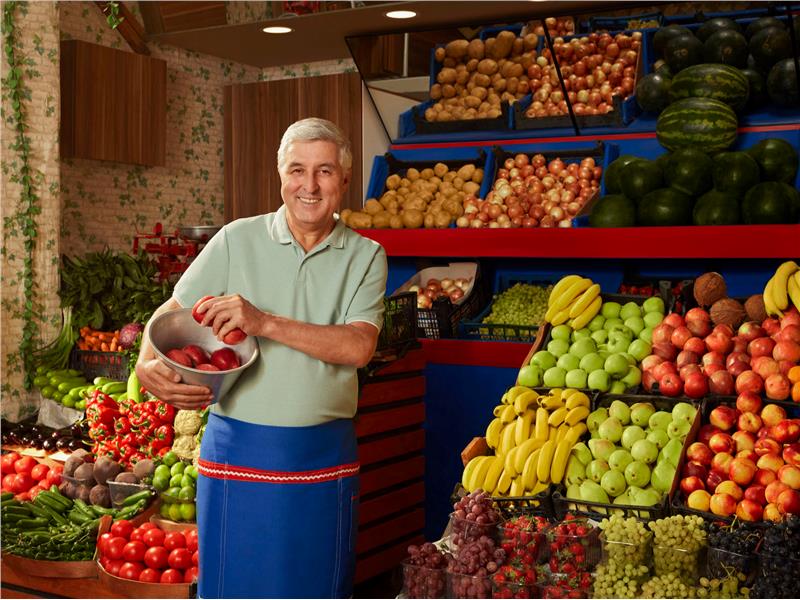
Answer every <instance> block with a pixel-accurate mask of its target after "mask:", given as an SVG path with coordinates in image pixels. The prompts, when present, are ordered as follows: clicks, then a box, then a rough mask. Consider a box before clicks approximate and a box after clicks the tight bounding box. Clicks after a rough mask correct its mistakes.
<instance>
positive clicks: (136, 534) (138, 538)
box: [130, 527, 149, 542]
mask: <svg viewBox="0 0 800 600" xmlns="http://www.w3.org/2000/svg"><path fill="white" fill-rule="evenodd" d="M148 531H149V529H142V528H141V527H137V528H136V529H134V530H133V531H131V537H130V540H131V541H132V542H142V541H144V534H145V533H147V532H148Z"/></svg>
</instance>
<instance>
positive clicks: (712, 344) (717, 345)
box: [704, 331, 733, 355]
mask: <svg viewBox="0 0 800 600" xmlns="http://www.w3.org/2000/svg"><path fill="white" fill-rule="evenodd" d="M704 341H705V343H706V347H707V348H708V349H709V350H711V351H712V352H718V353H719V354H722V355H725V354H728V352H730V351H731V350H733V340H732V339H731V336H727V335H725V334H724V333H722V332H720V331H714V332H712V333H711V334H709V335H707V336H706V337H705V339H704Z"/></svg>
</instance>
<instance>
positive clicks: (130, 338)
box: [119, 323, 144, 348]
mask: <svg viewBox="0 0 800 600" xmlns="http://www.w3.org/2000/svg"><path fill="white" fill-rule="evenodd" d="M142 331H144V325H142V324H141V323H128V324H127V325H125V326H124V327H123V328H122V329H120V330H119V345H120V346H121V347H122V348H130V347H131V346H133V345H134V344H135V343H136V338H137V337H139V334H140V333H141V332H142Z"/></svg>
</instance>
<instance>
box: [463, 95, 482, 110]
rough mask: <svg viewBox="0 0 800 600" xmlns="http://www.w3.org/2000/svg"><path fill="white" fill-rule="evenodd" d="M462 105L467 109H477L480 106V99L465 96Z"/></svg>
mask: <svg viewBox="0 0 800 600" xmlns="http://www.w3.org/2000/svg"><path fill="white" fill-rule="evenodd" d="M464 104H465V105H466V106H467V108H478V107H479V106H480V105H481V99H480V98H478V97H477V96H467V97H466V98H464Z"/></svg>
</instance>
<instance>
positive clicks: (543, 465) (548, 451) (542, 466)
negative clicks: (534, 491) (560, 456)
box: [536, 440, 556, 482]
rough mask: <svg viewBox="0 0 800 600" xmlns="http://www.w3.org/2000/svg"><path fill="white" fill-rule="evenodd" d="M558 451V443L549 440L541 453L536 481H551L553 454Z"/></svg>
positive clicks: (537, 464)
mask: <svg viewBox="0 0 800 600" xmlns="http://www.w3.org/2000/svg"><path fill="white" fill-rule="evenodd" d="M555 451H556V441H555V440H547V442H545V444H544V446H542V449H541V451H540V452H539V461H538V462H537V463H536V479H538V480H539V481H542V482H544V481H550V466H551V465H552V464H553V454H554V453H555Z"/></svg>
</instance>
